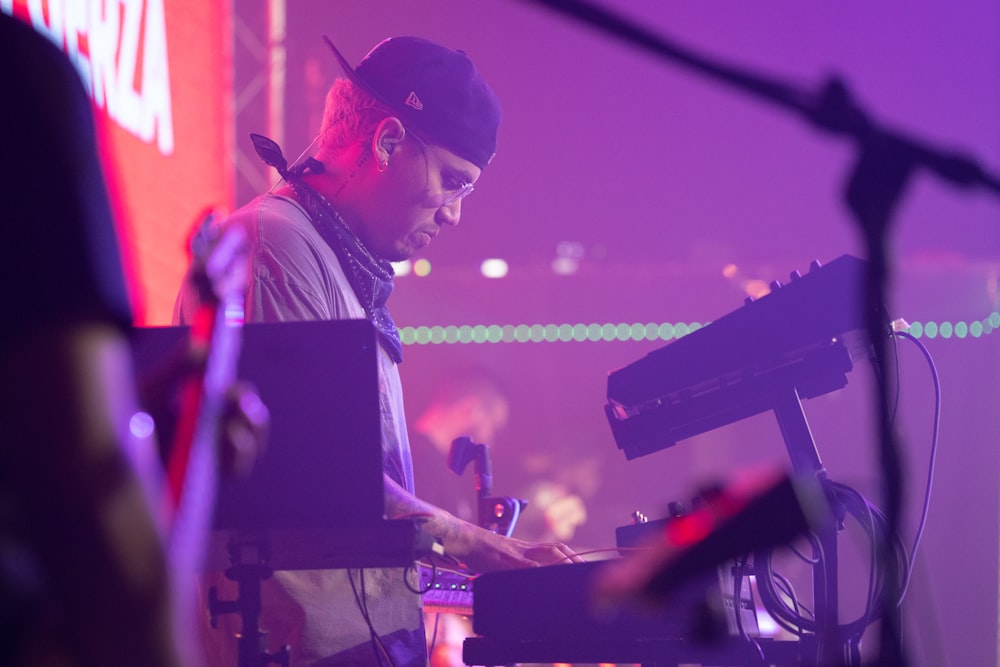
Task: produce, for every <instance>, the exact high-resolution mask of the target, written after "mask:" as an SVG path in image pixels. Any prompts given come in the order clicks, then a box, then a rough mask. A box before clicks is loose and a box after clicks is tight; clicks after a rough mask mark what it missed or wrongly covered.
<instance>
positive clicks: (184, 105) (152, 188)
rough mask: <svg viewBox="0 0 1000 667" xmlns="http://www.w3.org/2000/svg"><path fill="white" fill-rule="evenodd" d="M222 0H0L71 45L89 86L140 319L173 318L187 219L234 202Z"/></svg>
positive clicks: (0, 5) (228, 44)
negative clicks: (210, 207) (207, 208)
mask: <svg viewBox="0 0 1000 667" xmlns="http://www.w3.org/2000/svg"><path fill="white" fill-rule="evenodd" d="M230 6H231V3H229V2H225V1H222V0H215V1H212V0H169V1H168V0H0V10H2V11H4V12H6V13H9V14H13V15H15V16H17V17H19V18H21V19H23V20H25V21H26V22H27V23H29V24H31V25H32V26H34V28H35V29H36V30H38V31H39V32H40V33H42V34H43V35H45V36H46V37H48V38H49V39H50V40H51V41H53V42H54V43H55V44H56V45H58V46H59V47H60V48H61V49H63V51H65V52H66V53H67V55H69V57H70V59H71V60H72V61H73V63H74V64H75V65H76V67H77V69H78V70H79V72H80V76H81V78H82V79H83V82H84V85H85V87H86V88H87V89H88V91H89V92H90V95H91V99H92V100H93V102H94V109H95V116H96V120H97V126H98V134H99V136H100V138H101V140H102V142H101V143H102V155H101V158H102V162H103V164H104V168H105V176H106V180H107V183H108V188H109V191H110V192H111V194H112V202H113V204H114V206H115V210H116V211H117V213H118V220H119V229H120V232H121V238H122V252H123V256H124V257H125V262H126V273H127V274H128V276H129V279H130V285H131V288H132V295H133V301H134V305H135V312H136V320H137V323H139V324H154V325H158V324H169V323H170V318H171V311H172V307H173V301H174V297H175V296H176V294H177V289H178V286H179V285H180V281H181V277H182V276H183V273H184V270H185V268H186V266H187V261H188V260H187V251H186V247H185V246H186V239H187V236H188V233H189V231H190V228H191V225H192V224H193V223H194V222H195V220H196V218H197V217H198V216H199V214H200V212H201V211H202V210H203V209H205V208H206V207H209V206H219V205H221V206H231V205H232V200H233V173H234V172H233V169H234V167H233V150H232V141H233V138H232V135H233V122H234V121H233V112H232V87H233V86H232V37H231V34H232V33H231V29H230ZM7 66H10V65H9V64H8V65H7Z"/></svg>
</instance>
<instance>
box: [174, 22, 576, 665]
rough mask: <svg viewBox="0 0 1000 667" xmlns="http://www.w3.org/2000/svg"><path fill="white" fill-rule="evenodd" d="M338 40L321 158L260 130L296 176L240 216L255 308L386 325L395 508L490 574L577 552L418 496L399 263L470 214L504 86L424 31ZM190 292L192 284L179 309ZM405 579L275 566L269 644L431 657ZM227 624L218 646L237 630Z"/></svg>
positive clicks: (304, 653)
mask: <svg viewBox="0 0 1000 667" xmlns="http://www.w3.org/2000/svg"><path fill="white" fill-rule="evenodd" d="M330 46H331V48H332V49H333V51H334V54H335V55H336V57H337V59H338V60H339V61H340V64H341V66H342V67H343V69H344V71H345V73H346V74H347V78H346V79H339V80H338V81H336V82H335V83H334V85H333V86H332V88H331V89H330V91H329V93H328V96H327V100H326V108H325V111H324V117H323V123H322V127H321V130H320V134H319V137H318V139H317V152H316V156H315V158H314V159H313V158H309V159H307V160H306V161H305V163H304V164H303V165H300V166H294V167H292V168H286V165H285V161H284V157H283V156H282V155H281V153H280V149H279V148H278V147H277V146H275V145H274V144H273V143H271V142H269V140H266V139H264V138H262V137H255V144H256V147H257V149H258V153H260V154H261V156H262V157H264V159H265V160H266V161H267V162H268V163H269V164H272V165H274V166H276V167H277V168H278V169H279V172H281V173H282V176H283V177H284V178H285V180H286V183H287V184H286V185H285V186H284V187H282V188H281V189H279V190H277V191H276V192H275V193H274V194H267V195H264V196H261V197H258V198H257V199H255V200H254V201H253V202H251V203H250V204H248V205H247V206H245V207H244V208H243V209H240V210H238V211H237V212H236V213H234V215H233V216H232V217H231V219H230V221H229V222H228V223H227V224H229V225H234V226H241V227H243V228H244V229H245V230H246V231H247V236H248V238H250V239H251V240H252V245H253V247H252V248H251V258H252V266H251V277H250V287H249V291H248V294H247V297H246V317H247V321H249V322H252V321H282V320H311V319H341V318H368V319H369V320H371V321H372V322H373V323H374V324H375V326H376V329H377V331H378V334H379V343H380V345H379V347H380V349H379V381H380V395H381V396H380V403H381V414H382V440H383V449H384V460H385V491H386V504H387V514H388V515H389V516H390V518H393V517H402V516H413V515H423V516H426V517H427V521H426V524H425V528H426V530H428V531H429V532H430V533H431V534H432V535H434V536H435V537H436V538H437V539H438V540H440V542H441V543H442V544H443V547H444V550H445V552H446V553H447V554H449V555H451V556H452V557H454V558H456V559H458V560H460V561H462V562H463V563H465V564H466V565H467V566H468V567H469V568H470V569H471V570H473V571H477V572H482V571H488V570H496V569H505V568H516V567H532V566H537V565H546V564H551V563H558V562H563V561H566V560H578V557H576V556H575V555H574V554H573V553H572V552H571V551H570V550H569V549H567V548H566V547H565V546H562V545H558V544H535V543H529V542H525V541H522V540H517V539H510V538H505V537H502V536H500V535H496V534H493V533H490V532H488V531H485V530H483V529H481V528H479V527H477V526H475V525H473V524H471V523H468V522H465V521H462V520H460V519H458V518H457V517H455V516H454V515H452V514H450V513H448V512H446V511H444V510H441V509H439V508H436V507H433V506H431V505H429V504H428V503H425V502H422V501H421V500H419V499H417V498H416V497H415V496H414V495H413V488H414V484H413V472H412V464H411V458H410V450H409V442H408V438H407V432H406V424H405V417H404V413H403V402H402V395H401V386H400V381H399V371H398V369H397V364H398V363H399V362H400V361H401V359H402V349H401V345H400V342H399V336H398V334H397V332H396V327H395V324H394V323H393V321H392V318H391V317H390V315H389V313H388V310H387V309H386V305H385V304H386V299H387V298H388V296H389V293H390V292H391V290H392V268H391V265H390V264H389V262H390V261H398V260H403V259H406V258H408V257H410V256H411V255H413V254H414V253H415V252H416V251H418V250H420V249H422V248H424V247H426V246H427V245H428V244H429V243H430V242H431V241H432V240H434V239H435V238H436V237H437V236H438V234H439V233H440V232H441V231H442V230H443V229H444V228H445V227H454V226H456V225H457V224H458V222H459V219H460V217H461V206H462V203H461V202H462V198H463V197H465V196H466V195H468V194H469V193H470V192H472V189H473V186H474V184H475V183H476V181H477V180H478V179H479V177H480V175H481V174H482V171H483V169H484V168H485V167H486V166H487V165H488V164H489V162H490V160H491V159H492V157H493V154H494V152H495V150H496V133H497V128H498V126H499V121H500V106H499V104H498V102H497V100H496V97H495V95H494V94H493V91H492V90H491V89H490V88H489V86H488V85H487V84H486V83H485V81H484V80H483V79H482V77H481V76H480V74H479V72H478V71H477V70H476V68H475V67H474V66H473V64H472V62H471V61H470V60H469V58H468V57H467V56H466V55H465V54H464V53H461V52H459V51H454V50H451V49H449V48H446V47H443V46H441V45H438V44H435V43H433V42H430V41H427V40H423V39H419V38H414V37H396V38H392V39H388V40H385V41H383V42H382V43H381V44H379V45H378V46H376V47H375V48H374V49H373V50H372V51H371V52H370V53H369V54H368V55H367V56H366V57H365V59H364V60H363V61H362V62H361V64H360V65H359V66H358V67H357V69H356V70H355V69H352V68H351V67H350V65H349V64H348V63H347V61H346V60H345V59H344V58H343V56H342V55H341V54H340V53H339V51H337V50H336V48H335V47H333V45H332V44H330ZM192 296H193V295H192V292H191V291H190V290H189V289H188V286H185V288H184V289H182V292H181V295H180V297H179V301H178V307H177V310H176V315H177V319H178V320H179V321H181V322H184V321H187V317H188V316H189V313H190V312H191V308H192V306H193V305H194V304H193V302H194V300H193V299H192ZM411 574H412V572H411ZM405 577H406V573H404V572H403V571H402V570H391V569H389V570H372V569H368V570H364V571H361V572H359V571H343V570H337V571H325V572H314V571H309V572H278V573H276V574H275V576H274V577H273V579H270V580H266V581H264V582H263V593H264V600H263V613H262V623H261V625H262V626H263V627H264V629H266V630H267V631H269V632H270V633H271V635H272V637H273V642H272V645H276V644H278V643H288V644H290V645H291V647H292V650H293V654H292V662H293V664H295V665H333V664H337V665H340V664H392V665H396V666H401V665H423V664H425V663H426V648H425V643H424V632H423V627H422V620H421V608H420V602H419V597H418V596H417V595H416V594H415V593H414V592H413V591H412V586H413V584H414V582H413V581H412V580H411V581H407V580H406V579H405ZM220 634H221V633H216V637H215V641H216V642H217V643H218V642H223V643H228V644H230V645H232V644H233V643H234V642H233V641H232V639H231V638H229V637H220V636H219V635H220ZM218 655H221V654H218ZM218 659H220V660H222V659H223V658H218ZM225 659H226V660H229V659H231V658H225ZM218 664H224V663H223V662H220V663H218Z"/></svg>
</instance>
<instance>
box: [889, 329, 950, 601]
mask: <svg viewBox="0 0 1000 667" xmlns="http://www.w3.org/2000/svg"><path fill="white" fill-rule="evenodd" d="M895 335H896V337H898V338H905V339H906V340H909V341H910V342H912V343H913V344H914V345H916V346H917V349H919V350H920V352H921V353H922V354H923V356H924V359H926V361H927V366H928V368H929V369H930V372H931V380H932V382H933V384H934V424H933V427H932V430H931V449H930V455H929V457H928V463H927V482H926V485H925V486H924V503H923V507H922V509H921V512H920V522H919V523H918V525H917V534H916V536H915V537H914V538H913V546H912V548H911V549H910V560H909V564H908V567H907V572H906V577H905V578H904V580H903V585H902V587H901V589H900V594H899V600H898V601H897V603H896V604H897V605H900V604H902V603H903V598H904V597H906V592H907V590H909V587H910V579H911V578H912V575H913V562H914V561H915V560H916V558H917V549H918V548H919V547H920V541H921V539H922V538H923V535H924V528H925V527H926V526H927V515H928V513H929V510H930V503H931V489H932V488H933V485H934V468H935V465H936V463H937V450H938V435H939V431H940V425H941V378H940V377H938V372H937V366H935V365H934V359H933V358H932V357H931V353H930V351H928V349H927V348H926V347H925V346H924V345H923V343H921V342H920V341H919V340H918V339H917V337H916V336H913V335H912V334H909V333H906V332H904V331H898V332H896V334H895Z"/></svg>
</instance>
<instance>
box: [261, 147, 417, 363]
mask: <svg viewBox="0 0 1000 667" xmlns="http://www.w3.org/2000/svg"><path fill="white" fill-rule="evenodd" d="M250 138H251V140H252V141H253V145H254V150H255V151H257V155H258V156H260V158H261V160H263V161H264V162H265V163H267V164H268V165H270V166H272V167H274V168H275V169H276V170H277V171H278V173H279V174H281V177H282V178H283V179H285V181H287V182H288V184H289V185H290V186H292V189H293V190H294V191H295V195H296V197H297V198H298V200H299V203H300V204H302V206H303V207H304V208H305V209H306V211H307V212H308V213H309V219H310V221H311V222H312V224H313V226H314V227H315V228H316V231H318V232H319V233H320V235H321V236H322V237H323V239H324V240H325V241H326V243H327V245H329V246H330V248H331V249H332V250H333V252H334V253H335V254H336V255H337V259H339V260H340V263H341V265H342V266H343V267H344V274H345V275H346V276H347V281H348V282H349V283H350V284H351V289H352V290H354V295H355V296H356V297H357V298H358V301H359V302H360V303H361V306H362V307H363V308H364V309H365V314H366V315H367V316H368V319H369V320H370V321H371V322H372V323H373V324H374V325H375V329H376V330H377V331H378V336H379V343H380V344H381V345H382V348H383V349H385V351H386V352H387V353H388V354H389V356H390V357H391V358H392V360H393V361H395V362H396V363H397V364H398V363H402V361H403V345H402V343H401V342H400V340H399V331H398V330H397V329H396V323H395V322H394V321H393V320H392V315H390V314H389V309H388V308H387V307H386V302H387V301H388V300H389V295H390V294H392V278H393V275H394V274H393V270H392V265H391V264H390V263H389V262H388V261H386V260H385V259H382V258H381V257H378V256H377V255H375V254H373V253H372V252H371V251H370V250H368V248H367V247H365V244H364V243H362V241H361V239H359V238H358V237H357V235H356V234H355V233H354V232H353V231H352V230H351V228H350V227H348V226H347V224H346V223H345V222H344V219H343V218H342V217H341V215H340V213H339V212H338V211H337V209H335V208H334V207H333V204H331V203H330V202H329V200H327V199H326V197H324V196H323V195H321V194H320V193H319V192H317V191H316V190H315V189H314V188H313V187H312V186H310V185H309V184H307V183H306V182H305V180H304V179H303V176H305V175H306V174H317V173H322V172H323V163H322V162H319V161H318V160H315V159H313V158H311V157H310V158H306V159H305V161H303V162H302V163H301V164H299V165H295V166H294V167H292V168H291V169H289V168H288V162H287V161H286V160H285V156H284V155H283V154H282V152H281V148H280V147H279V146H278V144H276V143H275V142H274V141H272V140H271V139H268V138H267V137H264V136H261V135H259V134H251V135H250Z"/></svg>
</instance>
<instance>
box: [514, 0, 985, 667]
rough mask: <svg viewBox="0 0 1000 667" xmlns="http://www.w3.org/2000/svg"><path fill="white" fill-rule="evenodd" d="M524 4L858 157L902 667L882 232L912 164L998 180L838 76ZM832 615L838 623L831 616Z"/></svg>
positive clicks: (892, 661) (891, 595)
mask: <svg viewBox="0 0 1000 667" xmlns="http://www.w3.org/2000/svg"><path fill="white" fill-rule="evenodd" d="M527 1H529V2H534V3H535V4H538V5H541V6H544V7H546V8H548V9H551V10H554V11H557V12H560V13H562V14H564V15H566V16H569V17H571V18H572V19H575V20H577V21H580V22H582V23H585V24H587V25H589V26H590V27H592V28H596V29H598V30H599V31H601V32H604V33H606V34H608V35H611V36H613V37H616V38H618V39H621V40H623V41H624V42H626V43H629V44H631V45H633V46H636V47H639V48H642V49H644V50H646V51H649V52H651V53H652V54H654V55H656V56H658V57H660V58H663V59H666V60H670V61H673V62H675V63H679V64H681V65H684V66H685V67H687V68H689V69H693V70H695V71H697V72H700V73H702V74H704V75H706V76H709V77H711V78H714V79H717V80H719V81H721V82H724V83H727V84H729V85H730V86H732V87H734V88H739V89H741V90H743V91H745V92H747V93H750V94H752V95H754V96H756V97H758V98H761V99H763V100H765V101H768V102H771V103H773V104H776V105H778V106H781V107H784V108H785V109H787V110H790V111H793V112H796V113H797V114H798V115H800V116H802V117H804V118H805V119H806V120H807V121H808V122H809V123H810V124H812V125H815V126H816V127H818V128H819V129H821V130H825V131H827V132H832V133H835V134H840V135H844V136H845V137H847V138H848V139H850V140H851V141H853V142H854V143H855V144H856V146H857V148H858V157H857V160H856V162H855V164H854V168H853V170H852V171H851V174H850V177H849V178H848V181H847V188H846V191H845V193H844V194H845V201H846V203H847V207H848V209H849V210H850V211H851V213H852V214H853V216H854V218H855V220H856V222H857V223H858V225H859V226H860V228H861V233H862V234H863V237H864V239H865V243H866V246H867V251H868V261H869V268H868V274H867V276H866V280H865V285H864V290H865V293H864V300H863V303H864V309H865V320H866V323H867V325H866V326H867V333H868V336H869V340H870V341H871V345H872V355H873V359H874V362H875V364H876V368H877V369H878V370H879V376H878V381H877V383H876V394H877V395H876V401H877V408H878V410H877V412H878V443H879V448H878V454H879V464H880V468H881V472H882V483H883V502H884V506H885V517H886V524H887V531H888V536H887V537H888V539H887V540H886V541H885V545H886V546H885V547H884V548H883V549H882V551H883V552H885V553H881V554H879V557H880V560H881V561H882V562H884V563H886V564H887V565H888V566H889V568H890V569H889V572H888V576H887V578H886V579H887V584H886V590H885V591H884V593H883V599H882V601H881V603H882V624H881V630H882V631H881V642H880V647H879V650H880V655H879V658H878V664H879V665H885V666H889V667H896V666H902V665H905V664H906V661H905V658H904V654H903V647H902V641H901V633H900V619H899V603H900V602H901V600H899V595H900V593H901V586H900V581H899V574H898V572H896V567H895V559H894V557H893V555H892V553H891V550H892V548H893V547H892V544H893V543H894V540H895V538H896V535H897V533H898V529H899V517H900V508H901V504H902V473H901V466H900V456H899V445H898V443H897V441H896V435H895V433H894V431H893V429H892V423H891V418H890V416H889V415H890V412H889V405H890V398H889V391H888V387H887V380H886V377H887V373H886V372H885V361H886V358H887V353H886V348H887V343H888V339H889V337H890V335H891V331H890V329H889V327H888V325H887V323H886V322H885V321H884V312H885V296H884V287H885V284H886V282H887V278H888V275H889V268H888V259H887V257H886V248H885V237H886V231H887V229H888V227H889V224H890V221H891V218H892V214H893V211H894V209H895V208H896V205H897V203H898V201H899V199H900V197H902V195H903V192H904V191H905V189H906V185H907V183H908V181H909V179H910V177H911V176H912V175H913V173H914V172H915V171H916V170H917V168H920V167H922V168H924V169H926V170H928V171H930V172H932V173H934V174H935V175H937V176H938V177H939V178H941V179H943V180H945V181H947V182H949V183H952V184H954V185H956V186H960V187H964V188H971V187H979V188H983V189H985V190H987V191H989V192H991V193H992V194H994V195H996V196H998V197H1000V178H998V176H997V175H995V174H991V173H989V172H987V171H986V170H985V169H984V168H983V167H982V166H981V165H980V164H979V163H978V162H977V161H976V160H975V159H974V158H972V157H970V156H967V155H963V154H961V153H958V152H954V151H946V150H943V149H939V148H937V147H935V146H931V145H930V144H929V143H927V142H923V141H921V140H919V139H917V138H914V137H911V136H907V135H905V134H903V133H902V132H899V131H896V130H893V129H891V128H887V127H882V126H879V125H878V124H876V123H875V122H874V120H872V118H871V117H870V116H869V115H868V114H867V113H866V112H865V110H864V109H862V108H861V107H860V106H859V105H858V103H857V102H856V101H855V100H854V98H853V97H852V96H851V93H850V91H849V90H848V88H847V86H846V85H845V84H844V83H843V82H842V81H840V80H839V79H837V78H836V77H832V78H830V79H828V80H827V81H826V82H825V84H824V85H823V86H822V87H821V89H820V90H819V91H818V92H815V91H808V90H799V89H796V88H795V87H793V86H791V85H789V84H787V83H784V82H781V81H778V80H776V79H773V78H768V77H765V76H763V75H761V74H758V73H755V72H750V71H747V70H742V69H739V68H737V67H734V66H732V65H729V64H724V63H721V62H718V61H713V60H710V59H709V58H707V57H704V56H702V55H700V54H698V53H695V52H694V51H691V50H689V49H686V48H682V47H680V46H678V45H677V44H675V43H671V42H669V41H667V40H666V39H665V38H663V37H661V36H660V35H657V34H656V33H654V32H653V31H651V30H648V29H646V28H644V27H642V26H640V25H638V24H636V23H633V22H631V21H629V20H627V19H625V18H624V17H622V16H619V15H616V14H614V13H612V12H611V11H609V10H607V9H604V8H603V7H600V6H598V5H595V4H592V3H591V2H588V1H587V0H527ZM831 620H832V622H834V623H835V622H836V619H831Z"/></svg>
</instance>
